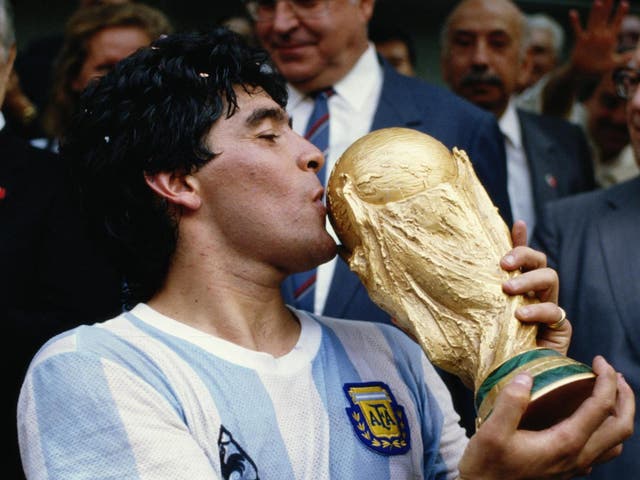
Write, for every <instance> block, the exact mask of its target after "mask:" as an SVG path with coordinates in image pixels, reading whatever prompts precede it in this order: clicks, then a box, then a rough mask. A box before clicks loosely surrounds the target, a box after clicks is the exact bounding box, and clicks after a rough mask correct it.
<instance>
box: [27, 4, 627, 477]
mask: <svg viewBox="0 0 640 480" xmlns="http://www.w3.org/2000/svg"><path fill="white" fill-rule="evenodd" d="M305 5H307V4H306V3H305ZM286 101H287V91H286V88H285V82H284V80H283V79H282V77H281V76H280V74H279V73H278V72H277V71H276V69H275V67H274V66H273V65H272V64H271V63H270V62H269V57H268V54H267V52H265V51H263V50H256V49H252V48H250V47H247V46H246V45H244V44H243V43H241V38H240V37H239V36H238V35H237V34H234V33H232V32H230V31H229V30H226V29H220V30H213V31H208V32H206V33H202V34H177V35H173V36H168V37H166V38H163V39H160V40H158V41H156V42H154V43H153V44H152V46H151V47H149V48H144V49H142V50H139V51H138V52H136V53H135V54H133V55H132V56H130V57H128V58H126V59H124V60H123V61H122V62H120V63H119V64H118V65H116V67H115V69H114V70H112V71H111V72H110V73H108V74H107V75H106V76H104V77H102V78H101V79H100V81H98V82H97V83H93V84H92V85H91V86H90V87H89V88H88V89H87V91H86V92H85V94H84V96H83V99H82V103H81V108H80V109H79V115H78V116H77V118H76V119H75V120H74V123H73V125H72V126H71V127H70V129H69V132H68V135H67V138H66V142H65V143H64V144H63V150H62V154H63V157H64V158H67V159H68V160H69V161H70V162H71V163H72V165H73V166H74V171H75V173H76V176H75V178H76V179H77V182H78V183H77V184H78V186H79V187H80V189H81V192H82V198H83V203H84V204H85V205H86V206H87V209H88V211H89V213H90V218H91V219H92V220H93V225H94V227H95V232H96V234H97V235H98V236H99V238H100V239H101V240H100V243H101V244H104V245H105V247H106V248H108V249H109V251H110V252H111V253H112V258H113V260H114V262H115V263H116V264H118V265H121V266H123V268H124V272H125V277H126V279H127V284H128V285H130V287H131V289H130V294H131V295H130V297H129V303H131V304H132V305H133V304H135V305H136V306H135V307H134V308H133V309H132V310H130V311H127V312H125V313H123V314H121V315H119V316H117V317H115V318H113V319H112V320H109V321H107V322H104V323H101V324H99V325H93V326H83V327H79V328H77V329H74V330H72V331H69V332H66V333H64V334H62V335H59V336H57V337H56V338H54V339H52V340H51V341H49V342H47V344H46V345H45V346H44V348H43V349H42V350H40V352H39V353H38V355H37V356H36V357H35V358H34V361H33V362H32V364H31V366H30V369H29V371H28V373H27V376H26V377H25V382H24V385H23V388H22V392H21V395H20V404H19V410H18V425H19V431H20V446H21V452H22V455H23V459H24V465H25V470H26V471H27V474H28V476H29V478H31V479H40V478H43V479H44V478H54V479H55V478H65V479H67V478H92V479H98V478H151V477H153V478H170V479H173V480H180V479H189V480H192V479H210V478H222V479H225V480H226V479H230V478H251V479H257V478H261V479H264V480H271V479H281V478H300V479H302V478H340V479H344V480H349V479H359V478H368V479H371V480H375V479H398V478H432V479H445V478H448V479H453V478H460V479H478V478H483V479H487V480H494V479H495V480H498V479H500V480H502V479H505V478H509V479H511V480H519V479H525V478H532V477H533V478H552V477H555V478H558V477H563V478H568V477H569V476H570V475H572V474H576V473H580V472H586V471H588V470H589V469H590V468H591V465H592V464H594V463H596V462H599V461H605V460H608V459H610V458H612V457H614V456H615V455H617V454H619V451H620V449H621V442H622V441H623V440H624V439H625V438H626V437H627V436H628V434H629V430H630V428H631V422H632V416H633V410H634V399H633V395H632V392H631V390H630V389H629V387H628V385H627V384H626V383H625V381H624V379H622V378H620V377H618V375H617V374H616V372H615V371H614V370H613V369H612V368H611V367H610V366H609V365H608V364H607V363H606V361H605V360H604V359H603V358H601V357H598V358H596V359H595V360H594V363H593V367H594V370H595V372H596V373H597V374H598V376H597V378H596V380H595V387H594V390H593V393H592V395H591V396H590V397H589V398H588V399H587V401H585V403H584V404H583V405H582V406H581V408H580V409H578V410H577V411H576V412H575V414H574V415H572V416H571V417H570V418H567V419H565V420H563V421H562V422H560V423H558V424H557V425H555V426H554V428H551V429H547V430H543V431H539V432H533V431H526V430H518V428H517V425H518V423H519V421H520V418H521V416H522V414H523V413H524V411H525V409H526V407H527V403H528V401H529V396H530V389H531V387H532V383H533V380H532V378H531V377H530V376H529V375H528V374H521V375H518V376H516V377H515V379H513V381H511V382H509V383H508V384H507V385H505V388H504V390H503V391H502V392H501V394H500V395H499V396H498V397H497V399H496V404H495V408H494V410H493V412H492V414H491V416H490V417H489V418H488V419H487V420H486V421H485V422H484V423H483V426H482V427H481V428H480V430H479V432H478V433H477V434H476V435H475V436H474V437H473V438H472V439H471V440H469V442H468V444H467V442H466V441H465V440H464V438H462V437H460V436H459V432H460V431H461V429H460V428H459V427H458V428H457V429H456V431H457V432H458V433H455V432H454V431H451V429H450V426H449V425H447V424H446V422H445V421H444V419H443V411H447V410H449V409H450V407H449V406H447V405H444V404H443V403H441V401H442V399H441V398H439V397H438V396H437V394H436V393H435V389H440V388H441V382H440V381H439V378H438V377H437V375H435V374H434V373H433V368H432V367H431V366H430V364H429V362H428V360H427V358H426V356H425V355H424V353H423V352H422V351H421V349H420V348H419V346H418V345H417V344H416V343H414V342H413V341H412V340H411V339H410V338H409V337H408V336H407V335H405V334H403V333H402V332H401V331H400V330H399V329H397V328H395V327H393V326H390V325H384V324H380V323H373V322H356V321H352V320H342V319H336V318H328V317H324V316H319V315H314V314H312V313H309V312H305V311H303V310H298V309H295V308H292V307H288V306H287V305H286V304H285V302H284V299H283V297H282V294H281V292H280V288H279V285H280V283H281V282H282V281H283V280H284V278H285V276H287V275H288V274H290V273H294V272H299V271H302V270H306V269H308V268H310V267H312V266H314V265H317V264H320V263H322V262H326V261H327V260H328V259H330V258H331V257H332V256H334V255H335V254H336V251H337V246H336V243H335V241H334V240H333V238H332V237H331V236H330V235H329V233H328V232H327V231H326V229H325V221H326V218H325V217H326V208H325V206H324V205H323V202H322V196H323V190H324V189H323V187H322V184H321V183H320V181H319V179H318V177H317V172H318V171H319V170H320V169H321V168H322V166H323V164H324V159H323V156H322V152H321V151H320V150H318V149H317V148H316V147H315V146H313V145H312V144H311V143H310V142H308V141H307V140H305V139H304V138H303V137H301V136H300V135H298V134H296V133H295V132H294V131H293V130H292V129H291V124H290V121H289V116H288V115H287V113H286V111H285V106H286ZM105 199H108V201H105ZM516 230H517V229H516ZM514 233H516V236H521V234H522V233H524V232H514ZM509 259H511V260H512V261H511V262H508V260H509ZM502 265H503V266H504V267H505V268H508V269H510V270H517V269H522V270H530V271H525V272H524V273H522V275H520V276H518V280H519V282H518V283H519V285H518V284H514V282H505V284H504V285H503V288H504V289H505V291H508V292H509V293H511V294H519V295H522V294H524V293H525V292H527V291H530V290H533V291H535V292H536V294H537V295H540V296H541V298H545V300H544V301H543V302H542V303H539V304H536V305H530V306H529V307H528V308H529V309H530V311H532V312H535V315H534V316H536V317H537V320H538V321H541V322H542V323H544V324H545V326H546V327H542V328H541V329H540V331H541V332H542V333H544V336H543V337H541V338H540V340H541V341H543V342H545V343H546V342H549V341H555V342H557V343H556V348H559V349H560V350H562V351H563V350H565V349H566V347H567V346H568V339H569V333H570V325H569V324H568V323H566V322H565V323H563V324H562V325H561V326H560V327H559V329H555V327H553V324H555V323H558V318H559V317H560V314H561V311H560V309H559V308H558V307H557V305H555V297H556V296H557V289H558V283H557V277H556V275H555V272H553V271H552V270H550V269H547V268H545V260H544V256H542V255H541V254H540V253H539V252H535V251H533V250H531V249H529V248H527V247H524V246H519V247H517V248H514V249H512V250H511V251H510V252H507V256H506V257H505V258H504V260H503V261H502ZM563 318H564V317H563ZM549 326H551V327H552V328H549ZM345 407H346V408H345ZM549 445H553V448H549Z"/></svg>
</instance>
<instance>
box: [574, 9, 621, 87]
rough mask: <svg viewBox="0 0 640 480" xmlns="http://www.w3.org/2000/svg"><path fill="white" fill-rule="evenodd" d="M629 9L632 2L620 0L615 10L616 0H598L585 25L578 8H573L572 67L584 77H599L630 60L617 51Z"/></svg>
mask: <svg viewBox="0 0 640 480" xmlns="http://www.w3.org/2000/svg"><path fill="white" fill-rule="evenodd" d="M628 12H629V3H628V2H626V1H622V2H620V4H619V5H618V8H617V9H615V11H614V2H613V0H595V1H594V2H593V5H592V6H591V10H590V11H589V17H588V18H587V23H586V27H585V28H582V24H581V22H580V15H579V14H578V12H577V10H573V9H572V10H570V11H569V21H570V22H571V28H572V30H573V35H574V46H573V50H572V52H571V59H570V62H571V67H572V69H573V71H574V72H575V73H576V74H578V75H581V76H583V77H584V76H587V77H599V76H601V75H604V74H605V73H607V72H609V71H610V70H612V69H614V68H615V67H617V66H620V65H622V64H624V63H626V61H627V60H628V58H627V57H626V56H624V55H620V54H619V53H618V52H617V47H618V34H619V33H620V26H621V25H622V19H623V18H624V16H625V15H626V14H627V13H628Z"/></svg>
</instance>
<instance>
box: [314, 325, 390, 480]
mask: <svg viewBox="0 0 640 480" xmlns="http://www.w3.org/2000/svg"><path fill="white" fill-rule="evenodd" d="M319 323H320V325H321V327H322V344H321V349H320V351H319V352H318V355H317V357H316V358H315V359H314V364H313V377H314V379H315V383H316V386H317V388H318V391H319V393H320V396H321V397H322V401H323V402H324V404H325V408H326V409H327V411H328V412H329V422H330V441H331V445H330V447H329V459H331V458H340V459H341V462H340V464H336V463H333V462H332V463H331V478H380V473H381V472H389V459H388V457H385V456H382V455H379V454H377V453H375V452H374V451H373V450H371V449H369V448H368V447H367V446H366V445H365V444H364V443H362V442H361V441H360V439H359V438H358V437H357V436H356V434H355V432H354V431H353V427H352V426H351V421H350V420H349V416H348V415H347V412H346V408H347V407H348V406H349V401H348V400H347V398H346V397H345V394H344V392H343V389H342V386H343V385H344V384H345V383H355V382H361V381H362V378H361V377H360V375H359V374H358V372H357V370H356V368H355V366H354V365H353V363H352V362H351V361H350V360H349V357H348V355H347V352H346V351H345V347H344V345H343V344H342V342H341V341H340V340H339V338H338V337H337V335H336V334H335V333H334V332H333V330H331V329H330V328H329V327H327V326H326V325H325V324H323V323H322V322H319ZM322 365H326V367H327V368H328V371H329V372H330V373H329V375H325V372H324V371H322V368H321V367H322ZM335 372H340V377H339V378H336V376H335ZM363 459H366V461H363Z"/></svg>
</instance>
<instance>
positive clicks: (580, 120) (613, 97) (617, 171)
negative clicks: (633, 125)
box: [571, 69, 640, 188]
mask: <svg viewBox="0 0 640 480" xmlns="http://www.w3.org/2000/svg"><path fill="white" fill-rule="evenodd" d="M616 70H617V69H612V70H610V71H609V72H607V74H605V75H604V76H603V77H602V78H601V79H600V80H599V81H597V82H593V85H592V86H591V87H590V93H589V94H588V95H587V98H585V99H584V100H583V101H581V102H578V103H576V104H575V105H574V107H573V111H572V114H571V120H572V121H574V122H576V123H577V124H579V125H582V126H583V128H584V129H585V131H586V133H587V138H588V139H589V144H590V146H591V150H592V152H593V162H594V169H595V178H596V183H597V185H598V186H599V187H602V188H606V187H610V186H612V185H615V184H616V183H620V182H623V181H625V180H628V179H630V178H633V177H635V176H636V175H637V174H638V173H640V169H638V165H637V163H636V161H635V158H634V154H633V150H632V148H631V145H630V144H629V129H628V127H627V115H626V107H627V101H626V100H625V99H624V98H621V97H620V96H618V94H617V93H616V86H615V84H614V81H613V74H614V72H615V71H616Z"/></svg>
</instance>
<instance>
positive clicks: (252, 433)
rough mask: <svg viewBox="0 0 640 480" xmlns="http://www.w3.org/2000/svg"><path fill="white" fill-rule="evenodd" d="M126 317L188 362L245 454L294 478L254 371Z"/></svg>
mask: <svg viewBox="0 0 640 480" xmlns="http://www.w3.org/2000/svg"><path fill="white" fill-rule="evenodd" d="M128 317H130V318H131V319H132V321H133V322H134V323H135V324H136V326H138V327H139V328H140V329H141V330H144V331H145V332H146V333H148V334H149V335H150V336H151V337H154V338H157V339H158V340H160V341H161V342H163V343H164V344H166V345H167V346H169V348H171V350H173V351H174V352H175V353H176V354H177V355H178V356H180V357H181V358H183V359H184V361H185V362H187V363H188V364H189V365H190V366H191V368H192V369H193V370H194V372H195V374H196V375H198V376H199V377H200V379H201V380H202V382H203V383H204V385H206V387H207V388H208V390H209V392H210V394H211V398H212V399H213V402H214V403H215V405H216V407H217V409H218V412H219V413H220V416H221V418H220V420H221V423H222V425H223V426H224V427H225V428H226V429H227V430H228V431H229V432H230V433H231V435H232V436H233V438H234V440H235V441H236V442H237V443H238V444H239V445H241V446H242V448H243V450H244V451H245V452H246V453H247V455H249V457H251V458H253V459H257V458H259V459H260V465H258V467H259V468H260V469H264V471H267V472H269V471H277V472H281V474H282V477H281V478H294V474H293V469H292V467H291V464H290V461H289V455H288V453H287V450H286V447H285V444H284V441H283V439H282V436H281V434H280V432H279V430H278V429H277V428H275V427H277V425H278V421H277V419H276V415H275V411H274V409H273V405H272V402H271V398H270V397H269V395H268V394H267V391H266V390H265V388H264V385H263V384H262V382H261V381H260V378H259V377H258V375H257V374H256V373H255V371H253V370H251V369H248V368H245V367H242V366H239V365H236V364H234V363H231V362H227V361H225V360H223V359H222V358H220V357H217V356H214V355H212V354H211V353H209V352H207V351H206V350H204V349H201V348H199V347H197V346H196V345H194V344H192V343H189V342H186V341H184V340H182V339H180V338H177V337H173V336H170V335H167V334H165V333H164V332H162V331H160V330H157V329H155V328H154V327H152V326H150V325H148V324H146V323H144V322H142V321H140V320H139V319H136V318H135V316H133V315H132V314H130V313H129V314H128ZM255 412H260V416H261V417H263V418H264V421H263V422H259V423H257V422H255V418H256V415H255ZM269 427H274V428H269ZM217 434H219V432H216V435H217ZM265 439H269V441H268V442H266V444H267V445H268V446H269V452H268V453H265V452H263V451H262V449H263V448H264V446H265ZM258 473H260V471H259V472H258Z"/></svg>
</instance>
